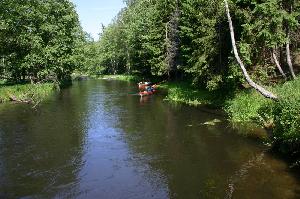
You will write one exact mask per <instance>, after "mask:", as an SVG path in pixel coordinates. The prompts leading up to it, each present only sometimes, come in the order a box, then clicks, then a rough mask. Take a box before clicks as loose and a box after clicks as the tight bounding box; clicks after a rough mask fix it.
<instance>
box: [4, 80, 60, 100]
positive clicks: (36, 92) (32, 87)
mask: <svg viewBox="0 0 300 199" xmlns="http://www.w3.org/2000/svg"><path fill="white" fill-rule="evenodd" d="M55 89H56V86H55V84H53V83H43V84H17V85H5V84H2V85H0V103H4V102H8V101H17V102H26V103H33V104H36V103H38V102H40V101H42V100H43V99H44V98H46V97H47V96H48V95H49V94H50V93H51V92H53V90H55Z"/></svg>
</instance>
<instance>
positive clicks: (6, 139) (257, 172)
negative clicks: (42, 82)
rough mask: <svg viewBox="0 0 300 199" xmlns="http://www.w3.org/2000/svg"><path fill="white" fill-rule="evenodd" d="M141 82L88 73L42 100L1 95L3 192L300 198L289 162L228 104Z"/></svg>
mask: <svg viewBox="0 0 300 199" xmlns="http://www.w3.org/2000/svg"><path fill="white" fill-rule="evenodd" d="M136 92H137V88H136V86H135V85H133V84H130V83H127V82H121V81H108V80H88V81H83V82H76V83H75V84H74V85H73V86H72V87H71V88H68V89H65V90H62V91H60V92H59V93H56V94H53V96H51V97H50V98H49V99H47V100H46V101H44V102H43V103H42V104H41V105H40V106H39V108H38V109H36V110H35V109H32V108H31V107H30V106H29V105H24V104H2V105H0V198H24V199H25V198H26V199H28V198H103V199H110V198H120V199H127V198H128V199H135V198H136V199H139V198H145V199H147V198H182V199H189V198H249V199H253V198H272V199H276V198H280V199H282V198H287V199H290V198H300V179H299V178H297V175H296V174H294V173H292V172H291V171H289V168H288V165H287V164H286V163H285V162H284V161H282V160H280V159H279V158H277V157H276V156H275V155H273V154H271V153H270V152H269V151H268V147H266V146H264V145H263V144H262V143H260V142H258V141H257V140H256V139H252V138H249V137H247V136H242V135H241V134H244V132H239V131H243V130H234V129H232V128H231V127H230V125H229V124H228V123H227V122H226V120H225V119H224V117H223V116H222V115H221V114H218V113H217V112H214V111H210V110H207V109H204V108H195V107H190V106H185V105H176V104H172V103H169V102H167V101H164V100H163V98H164V96H163V95H160V94H157V95H153V96H148V97H144V98H140V97H139V96H138V95H134V94H133V93H136ZM212 121H215V122H212ZM298 177H299V176H298Z"/></svg>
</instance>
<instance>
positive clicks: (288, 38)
mask: <svg viewBox="0 0 300 199" xmlns="http://www.w3.org/2000/svg"><path fill="white" fill-rule="evenodd" d="M286 34H287V41H286V61H287V64H288V65H289V69H290V72H291V74H292V77H293V79H295V78H296V75H295V73H294V69H293V64H292V59H291V52H290V36H289V31H288V30H287V33H286Z"/></svg>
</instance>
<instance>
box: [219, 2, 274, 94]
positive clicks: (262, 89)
mask: <svg viewBox="0 0 300 199" xmlns="http://www.w3.org/2000/svg"><path fill="white" fill-rule="evenodd" d="M224 3H225V9H226V14H227V18H228V23H229V29H230V35H231V42H232V48H233V52H234V55H235V58H236V60H237V62H238V64H239V65H240V67H241V70H242V72H243V75H244V77H245V79H246V80H247V82H248V83H249V84H250V86H252V87H253V88H254V89H255V90H257V91H258V92H259V93H261V94H262V95H263V96H264V97H266V98H270V99H274V100H276V99H277V96H275V95H274V94H273V93H271V92H270V91H267V90H266V89H264V88H263V87H261V86H260V85H258V84H256V83H255V82H253V80H252V79H251V78H250V76H249V75H248V73H247V71H246V68H245V66H244V64H243V62H242V60H241V58H240V57H239V54H238V51H237V47H236V43H235V37H234V30H233V25H232V20H231V16H230V12H229V6H228V2H227V0H224Z"/></svg>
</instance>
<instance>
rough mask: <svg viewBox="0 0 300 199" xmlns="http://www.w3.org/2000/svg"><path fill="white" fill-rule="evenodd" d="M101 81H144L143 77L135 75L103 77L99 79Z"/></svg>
mask: <svg viewBox="0 0 300 199" xmlns="http://www.w3.org/2000/svg"><path fill="white" fill-rule="evenodd" d="M99 78H100V79H115V80H120V81H128V82H139V81H141V80H142V78H141V77H139V76H135V75H102V76H100V77H99Z"/></svg>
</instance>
